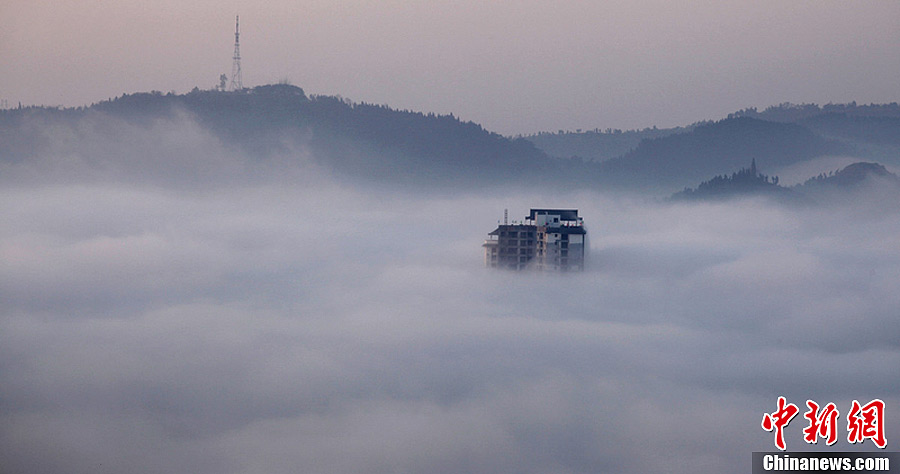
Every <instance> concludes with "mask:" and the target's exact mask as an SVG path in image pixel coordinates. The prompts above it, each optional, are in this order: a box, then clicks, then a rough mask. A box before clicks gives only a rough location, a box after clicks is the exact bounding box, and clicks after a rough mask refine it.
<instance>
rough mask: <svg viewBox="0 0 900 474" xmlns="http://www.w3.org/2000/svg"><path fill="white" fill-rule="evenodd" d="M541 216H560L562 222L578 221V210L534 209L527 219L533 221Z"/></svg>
mask: <svg viewBox="0 0 900 474" xmlns="http://www.w3.org/2000/svg"><path fill="white" fill-rule="evenodd" d="M540 214H549V215H553V216H559V220H561V221H578V209H532V210H531V212H530V213H529V214H528V217H526V219H528V220H530V221H533V220H534V217H535V216H537V215H540Z"/></svg>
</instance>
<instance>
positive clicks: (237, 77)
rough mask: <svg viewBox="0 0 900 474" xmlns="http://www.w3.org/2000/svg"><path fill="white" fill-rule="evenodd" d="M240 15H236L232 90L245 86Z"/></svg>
mask: <svg viewBox="0 0 900 474" xmlns="http://www.w3.org/2000/svg"><path fill="white" fill-rule="evenodd" d="M238 26H239V23H238V17H237V16H235V17H234V58H233V59H234V62H233V63H232V64H231V90H233V91H239V90H241V89H243V88H244V83H243V81H242V80H241V41H240V38H241V32H240V29H239V28H238Z"/></svg>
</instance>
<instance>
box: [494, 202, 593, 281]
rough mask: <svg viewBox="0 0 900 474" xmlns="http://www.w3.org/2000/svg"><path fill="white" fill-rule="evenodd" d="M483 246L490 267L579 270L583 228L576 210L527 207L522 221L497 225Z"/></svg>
mask: <svg viewBox="0 0 900 474" xmlns="http://www.w3.org/2000/svg"><path fill="white" fill-rule="evenodd" d="M483 247H484V263H485V265H486V266H488V267H492V268H506V269H510V270H524V269H534V270H541V271H558V272H569V271H583V270H584V262H585V253H586V249H587V231H586V230H585V228H584V221H583V219H582V218H581V217H579V216H578V210H577V209H531V212H530V213H529V214H528V217H526V218H525V222H524V223H513V224H508V223H504V224H501V225H499V226H498V227H497V229H495V230H494V231H493V232H491V233H489V234H488V239H487V240H485V241H484V245H483Z"/></svg>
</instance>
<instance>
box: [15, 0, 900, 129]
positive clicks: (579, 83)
mask: <svg viewBox="0 0 900 474" xmlns="http://www.w3.org/2000/svg"><path fill="white" fill-rule="evenodd" d="M235 14H240V16H241V32H242V35H241V53H242V56H243V63H242V66H243V78H244V85H245V86H254V85H260V84H265V83H271V82H277V81H280V80H289V81H290V82H291V83H293V84H295V85H298V86H300V87H303V88H304V89H305V90H306V91H307V92H308V93H312V94H328V95H334V94H340V95H342V96H344V97H347V98H350V99H352V100H355V101H366V102H372V103H385V104H388V105H391V106H393V107H395V108H402V109H412V110H418V111H426V112H432V111H433V112H438V113H454V114H455V115H457V116H458V117H461V118H462V119H465V120H472V121H475V122H478V123H481V124H483V125H484V126H485V127H486V128H488V129H490V130H494V131H497V132H500V133H504V134H516V133H529V132H535V131H540V130H551V131H555V130H558V129H572V130H574V129H577V128H583V129H593V128H607V127H612V128H638V127H646V126H653V125H657V126H660V127H666V126H674V125H685V124H688V123H691V122H694V121H697V120H702V119H714V118H721V117H723V116H725V115H726V114H728V113H729V112H733V111H735V110H737V109H740V108H744V107H751V106H757V107H760V108H763V107H766V106H768V105H773V104H777V103H780V102H785V101H790V102H798V103H799V102H816V103H828V102H849V101H853V100H855V101H857V102H860V103H869V102H893V101H897V100H898V96H900V82H898V80H897V78H898V77H900V53H898V51H900V2H894V1H868V0H863V1H852V2H848V1H821V0H820V1H786V0H757V1H753V0H739V1H727V2H723V1H696V0H695V1H683V2H671V1H667V0H653V1H609V2H599V1H590V2H589V1H557V2H540V1H535V0H520V1H515V2H513V1H500V0H498V1H485V0H459V1H443V0H431V1H424V0H420V1H412V0H408V1H404V0H393V1H381V2H364V1H351V0H332V1H324V0H312V1H307V2H289V1H285V0H271V1H266V2H253V1H240V2H238V1H233V0H223V1H211V0H199V1H175V0H163V1H157V2H137V1H131V0H126V1H115V2H114V1H102V0H73V1H64V2H63V1H55V2H51V1H47V0H4V1H3V3H2V4H0V15H2V18H3V27H2V28H0V99H5V100H6V101H7V102H8V103H9V104H10V105H16V104H17V103H18V102H20V101H21V102H22V103H23V104H26V105H30V104H43V105H67V106H71V105H84V104H89V103H92V102H96V101H98V100H103V99H107V98H110V97H115V96H117V95H120V94H122V93H123V92H129V93H130V92H140V91H149V90H161V91H164V92H166V91H170V90H174V91H176V92H187V91H189V90H190V89H192V88H193V87H194V86H198V87H200V88H209V87H212V86H213V85H214V84H215V83H216V82H217V80H218V77H219V74H222V73H225V74H230V73H231V55H232V51H233V41H234V37H233V28H234V15H235Z"/></svg>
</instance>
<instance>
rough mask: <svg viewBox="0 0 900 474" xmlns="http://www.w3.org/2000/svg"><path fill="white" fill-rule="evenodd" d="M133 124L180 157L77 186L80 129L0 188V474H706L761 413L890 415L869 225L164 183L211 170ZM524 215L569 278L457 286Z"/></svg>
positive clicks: (566, 198)
mask: <svg viewBox="0 0 900 474" xmlns="http://www.w3.org/2000/svg"><path fill="white" fill-rule="evenodd" d="M155 127H156V128H151V129H150V130H151V131H150V132H149V133H150V134H151V135H152V134H154V133H162V134H163V135H167V134H168V135H171V136H174V137H179V136H180V137H182V139H179V140H170V141H168V142H159V141H157V142H158V143H162V144H161V145H158V146H157V147H156V148H154V150H155V151H153V152H147V153H148V158H147V159H150V158H154V157H156V156H166V157H168V158H166V160H167V161H166V163H171V164H170V165H166V166H165V167H161V168H160V167H152V170H151V173H155V174H154V175H153V177H152V179H144V178H143V177H141V176H144V175H141V174H140V173H134V170H135V167H137V169H141V168H140V166H139V165H134V166H132V165H128V164H127V163H126V165H123V166H125V168H126V169H125V170H124V171H121V172H116V173H112V174H105V173H104V171H103V170H107V169H108V168H105V167H104V165H103V160H99V161H98V160H95V159H94V158H96V156H97V154H98V153H101V152H100V151H97V152H91V151H90V150H91V148H90V146H88V145H90V143H94V144H95V145H96V140H100V139H98V138H96V137H94V138H91V139H90V140H87V142H90V143H88V144H87V145H85V146H84V147H81V148H78V147H76V148H74V149H76V150H82V151H78V154H77V155H78V156H77V157H78V159H79V160H80V161H81V164H80V165H78V166H77V167H76V169H75V171H77V173H73V174H68V175H52V174H51V175H49V176H45V175H44V174H42V172H39V171H41V170H46V169H50V168H45V167H44V166H45V165H46V163H44V164H41V163H38V164H37V165H34V164H29V163H25V164H19V165H17V166H18V168H16V169H17V170H18V171H17V172H24V171H27V170H28V169H30V168H29V167H31V166H34V167H35V168H33V169H31V171H34V173H33V174H32V179H31V180H30V181H29V184H28V185H22V184H20V185H16V184H14V183H11V182H9V181H4V184H3V186H2V189H0V215H2V221H0V301H3V304H2V307H0V465H2V466H4V468H3V470H4V472H10V473H15V472H29V473H38V474H41V473H62V472H67V473H68V472H98V473H102V472H110V473H118V472H130V471H135V470H137V471H140V472H147V473H170V472H196V473H201V474H204V473H210V474H212V473H256V472H268V473H294V472H346V473H352V472H366V473H381V472H429V473H434V472H446V473H456V472H485V473H487V472H491V473H495V472H517V473H529V472H533V473H546V472H560V473H577V472H585V473H587V472H590V473H597V472H616V473H646V472H671V473H680V472H684V473H688V472H690V473H696V472H708V473H713V472H729V471H734V470H747V469H748V468H749V462H750V461H749V460H750V452H752V451H770V450H773V449H774V445H773V443H772V435H771V434H770V433H766V432H764V431H762V430H761V428H760V426H759V422H760V419H761V417H762V414H763V413H764V412H766V411H773V410H774V409H775V402H776V397H777V396H778V395H785V396H787V397H788V399H789V401H791V402H793V403H795V404H797V405H798V406H800V407H801V409H802V408H804V403H805V401H806V400H807V399H812V400H815V401H818V402H819V403H820V404H825V403H828V402H835V403H837V404H838V408H839V409H840V410H841V412H842V416H843V415H845V414H846V410H847V409H848V408H849V405H850V401H851V400H852V399H859V400H860V401H862V402H867V401H869V400H870V399H873V398H882V399H883V400H884V401H885V402H886V404H887V407H888V411H887V420H886V426H887V428H888V430H889V431H888V439H889V441H890V440H891V439H892V438H891V433H893V431H890V430H893V429H894V427H896V426H900V418H898V416H897V414H896V413H897V411H896V409H895V408H896V407H897V406H898V405H900V398H898V397H897V393H898V388H900V387H898V382H897V378H896V376H895V375H894V373H895V372H896V367H898V366H900V342H898V341H900V329H898V326H897V324H896V318H897V314H898V308H900V295H898V293H897V291H896V288H898V287H900V253H898V251H897V249H900V213H898V212H887V213H879V214H872V213H860V212H857V210H856V209H855V208H852V207H847V208H841V209H838V210H816V209H787V208H782V207H776V206H772V205H770V204H767V203H765V202H756V201H743V202H731V203H727V204H685V205H682V204H679V205H675V204H656V203H647V202H641V201H635V200H629V199H625V198H619V197H614V196H609V195H604V194H602V193H595V192H572V193H563V194H556V195H550V194H546V193H541V192H522V193H518V194H516V195H498V193H496V192H491V191H487V190H486V191H485V192H483V193H469V194H466V195H449V193H444V194H442V195H416V194H413V193H410V192H403V193H400V192H386V191H383V190H372V189H359V188H353V187H351V186H349V185H346V184H341V183H339V182H336V181H333V180H331V179H328V178H327V177H326V176H325V175H323V174H321V172H320V171H315V170H312V169H310V168H309V167H308V166H309V165H308V164H307V165H306V166H307V167H306V168H300V169H298V170H297V172H296V173H295V174H288V177H285V178H282V179H263V178H259V177H256V178H253V179H246V180H241V179H240V178H239V176H240V175H241V174H240V172H232V171H229V172H228V173H227V179H224V180H222V181H216V182H217V183H219V184H209V183H210V182H211V181H215V179H214V178H215V177H210V175H204V176H206V177H205V178H202V179H201V178H197V179H196V181H195V182H200V183H207V184H204V187H203V188H201V189H192V188H191V186H189V185H186V184H185V181H183V180H181V179H179V177H178V176H183V173H181V172H177V171H176V172H173V171H172V168H176V169H183V168H179V167H183V166H188V165H186V164H184V163H186V162H188V161H189V160H190V159H197V160H200V161H199V162H200V163H210V162H215V161H216V160H219V159H221V156H222V155H223V154H225V155H227V152H225V151H223V149H222V148H221V145H220V144H218V143H216V142H215V141H209V142H203V140H207V139H206V138H202V137H204V134H203V133H202V131H197V130H195V129H192V128H191V127H180V126H179V127H175V128H167V127H168V125H165V124H157V125H156V126H155ZM160 127H162V128H160ZM160 130H161V132H160ZM175 130H178V131H175ZM140 133H143V132H140ZM140 133H139V135H140ZM115 136H116V137H121V135H120V134H117V135H115ZM198 137H200V138H198ZM151 138H152V137H150V138H147V137H145V139H147V140H150V139H151ZM110 140H112V141H111V142H102V141H101V145H103V146H99V147H98V148H97V150H109V149H110V148H113V149H114V148H115V144H116V143H119V141H118V140H119V139H110ZM128 140H131V139H128ZM128 140H125V141H124V142H123V143H127V142H128ZM196 140H200V142H199V143H205V144H204V145H203V146H194V145H189V146H187V148H185V147H184V143H188V144H191V143H198V142H197V141H196ZM87 142H86V143H87ZM68 149H70V150H71V149H73V148H71V147H70V148H68ZM84 150H88V151H84ZM184 150H188V151H184ZM203 150H211V151H209V152H207V153H206V154H203ZM92 153H93V154H92ZM198 153H201V156H196V155H197V154H198ZM72 156H75V155H72ZM85 157H87V158H85ZM132 158H133V157H132ZM135 160H136V158H135ZM182 160H185V161H184V162H183V161H182ZM51 162H52V160H51V161H48V163H51ZM234 162H235V163H244V161H241V160H237V159H236V160H234ZM97 163H100V164H97ZM187 169H192V168H190V167H189V166H188V168H187ZM198 169H200V170H206V169H207V168H206V167H203V166H200V167H198ZM235 169H238V170H239V169H240V167H237V168H235ZM8 170H9V168H7V171H8ZM98 170H99V171H98ZM279 174H280V173H279ZM176 175H177V176H176ZM167 176H172V177H171V178H167ZM219 177H221V176H219ZM862 205H863V204H860V206H862ZM528 206H535V207H538V206H541V207H543V206H566V207H577V208H579V209H580V210H581V214H583V215H584V216H585V220H586V222H587V224H588V226H589V232H590V235H591V239H592V240H591V252H592V254H591V260H590V267H589V269H588V271H586V272H585V273H583V274H573V275H537V274H516V273H506V272H494V271H489V270H487V269H485V268H483V267H482V257H481V253H480V252H481V249H480V247H479V245H480V243H481V241H482V240H483V239H484V237H485V235H486V233H487V232H488V231H490V230H492V229H493V226H494V224H495V223H496V221H497V218H498V217H499V216H500V215H501V214H502V210H503V209H504V208H506V207H508V208H510V209H511V211H512V215H513V216H518V215H524V214H525V213H526V212H527V208H528ZM803 421H804V420H802V419H801V418H800V417H798V418H797V419H795V421H794V422H793V423H792V424H791V426H790V428H789V430H788V433H787V435H786V439H787V443H788V447H789V448H791V449H805V448H808V447H809V446H807V445H806V443H804V442H803V441H802V435H801V433H800V430H801V429H802V425H803ZM841 432H842V433H843V435H842V438H845V437H846V433H845V432H844V431H843V428H842V429H841ZM820 445H821V443H820ZM839 447H840V448H841V449H842V450H850V449H853V447H851V446H849V445H848V444H847V443H846V441H845V440H843V439H842V441H840V442H839ZM864 447H871V442H870V441H867V442H866V443H864Z"/></svg>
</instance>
